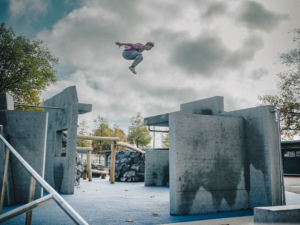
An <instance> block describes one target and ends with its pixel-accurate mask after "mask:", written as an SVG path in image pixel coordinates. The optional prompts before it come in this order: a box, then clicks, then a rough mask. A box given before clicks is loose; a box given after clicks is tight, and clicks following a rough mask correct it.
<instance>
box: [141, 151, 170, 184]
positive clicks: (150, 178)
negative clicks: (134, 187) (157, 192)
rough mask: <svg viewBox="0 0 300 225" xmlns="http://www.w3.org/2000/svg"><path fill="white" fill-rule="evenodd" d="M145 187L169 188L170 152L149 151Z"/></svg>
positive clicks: (147, 153) (146, 158)
mask: <svg viewBox="0 0 300 225" xmlns="http://www.w3.org/2000/svg"><path fill="white" fill-rule="evenodd" d="M145 186H169V151H168V150H147V151H146V153H145Z"/></svg>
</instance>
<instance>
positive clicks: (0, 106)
mask: <svg viewBox="0 0 300 225" xmlns="http://www.w3.org/2000/svg"><path fill="white" fill-rule="evenodd" d="M0 110H14V99H13V97H12V96H11V95H10V94H8V93H6V92H0Z"/></svg>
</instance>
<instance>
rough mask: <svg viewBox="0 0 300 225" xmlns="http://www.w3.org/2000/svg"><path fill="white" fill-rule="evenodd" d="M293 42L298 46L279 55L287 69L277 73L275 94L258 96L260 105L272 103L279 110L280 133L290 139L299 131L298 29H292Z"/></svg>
mask: <svg viewBox="0 0 300 225" xmlns="http://www.w3.org/2000/svg"><path fill="white" fill-rule="evenodd" d="M293 32H294V33H295V34H296V35H295V36H294V42H298V47H297V48H295V49H293V50H291V51H290V52H288V53H284V54H282V55H281V60H282V63H283V64H285V65H286V66H288V67H289V70H288V71H285V72H281V73H279V74H277V76H278V77H279V81H278V83H277V88H278V89H279V91H278V94H276V95H263V96H258V99H259V100H260V101H261V104H262V105H269V104H271V105H274V106H275V107H276V108H277V109H278V111H279V112H280V125H281V134H282V135H283V138H284V139H292V138H293V137H294V136H295V135H299V131H300V98H299V97H300V36H299V35H300V29H294V30H293Z"/></svg>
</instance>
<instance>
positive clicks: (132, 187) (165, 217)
mask: <svg viewBox="0 0 300 225" xmlns="http://www.w3.org/2000/svg"><path fill="white" fill-rule="evenodd" d="M125 189H126V190H127V191H125ZM61 196H62V197H63V198H64V199H65V200H66V201H67V202H68V203H69V204H70V205H71V206H72V207H74V209H75V210H76V211H77V212H78V213H79V214H80V215H81V216H82V217H83V218H84V219H85V220H86V221H87V222H88V223H89V224H112V225H117V224H139V225H140V224H170V223H176V224H177V225H178V224H186V225H195V224H200V225H204V224H205V225H221V224H230V225H237V224H239V225H241V224H246V225H251V224H253V211H250V210H247V211H236V212H220V213H211V214H202V215H189V216H170V206H169V204H170V203H169V201H170V197H169V188H168V187H145V186H144V183H143V182H138V183H123V182H116V183H115V184H110V183H109V181H108V179H100V178H93V181H92V182H89V181H87V180H82V179H81V181H80V186H79V187H78V188H75V194H74V195H63V194H62V195H61ZM151 196H154V197H151ZM286 198H287V204H289V205H295V204H300V196H298V195H296V194H293V193H289V192H286ZM15 208H16V206H10V207H4V209H3V213H5V212H7V211H9V210H12V209H15ZM152 212H153V213H156V214H158V216H153V215H152ZM129 219H130V220H133V221H134V222H133V223H128V222H125V221H126V220H129ZM187 222H189V223H187ZM3 224H25V214H23V215H20V216H18V217H16V218H14V219H12V220H10V221H7V222H5V223H3ZM32 224H73V222H72V221H71V220H70V219H69V217H68V216H67V215H66V214H65V213H64V212H63V211H62V210H61V209H60V208H59V207H58V206H57V204H56V203H55V202H50V203H48V204H46V205H43V206H41V207H39V208H36V209H34V210H33V219H32Z"/></svg>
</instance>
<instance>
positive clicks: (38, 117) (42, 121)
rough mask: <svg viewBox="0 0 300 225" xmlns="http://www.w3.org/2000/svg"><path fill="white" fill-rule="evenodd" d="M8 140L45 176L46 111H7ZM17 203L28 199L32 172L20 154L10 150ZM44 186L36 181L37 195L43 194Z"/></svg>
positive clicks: (36, 196) (26, 201) (38, 196)
mask: <svg viewBox="0 0 300 225" xmlns="http://www.w3.org/2000/svg"><path fill="white" fill-rule="evenodd" d="M7 112H8V115H7V122H8V137H9V143H10V144H11V146H12V147H14V148H15V150H16V151H17V152H18V153H19V154H20V155H21V156H22V157H23V159H25V161H26V162H27V163H28V164H29V165H30V166H31V167H32V168H33V169H34V170H35V171H36V172H37V173H38V174H39V175H40V176H41V177H44V171H45V155H46V136H47V133H46V130H47V122H48V121H47V118H48V115H47V113H46V112H39V111H7ZM10 163H11V171H12V181H13V190H14V204H21V203H28V198H29V185H30V177H31V176H30V175H29V173H28V172H27V171H26V170H25V169H24V167H23V166H22V164H21V163H20V162H19V161H18V160H17V158H16V157H15V156H14V155H12V154H10ZM41 190H42V189H41V187H40V185H39V184H36V187H35V199H37V198H40V197H41V195H42V192H41Z"/></svg>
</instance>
